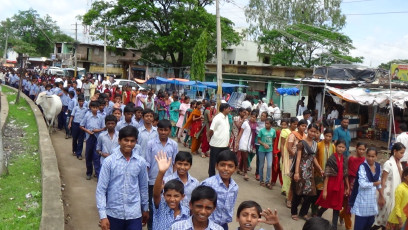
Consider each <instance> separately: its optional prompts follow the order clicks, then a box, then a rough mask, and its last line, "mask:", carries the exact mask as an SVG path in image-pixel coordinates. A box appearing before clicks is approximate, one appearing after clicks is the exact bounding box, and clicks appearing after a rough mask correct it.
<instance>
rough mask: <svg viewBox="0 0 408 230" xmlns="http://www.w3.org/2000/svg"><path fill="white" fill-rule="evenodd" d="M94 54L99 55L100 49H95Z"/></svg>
mask: <svg viewBox="0 0 408 230" xmlns="http://www.w3.org/2000/svg"><path fill="white" fill-rule="evenodd" d="M94 54H95V55H99V48H98V47H95V48H94Z"/></svg>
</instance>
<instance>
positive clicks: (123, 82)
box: [112, 79, 142, 90]
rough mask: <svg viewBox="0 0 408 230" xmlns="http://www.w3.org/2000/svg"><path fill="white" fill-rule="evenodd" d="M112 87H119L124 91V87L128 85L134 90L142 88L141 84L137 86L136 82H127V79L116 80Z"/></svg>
mask: <svg viewBox="0 0 408 230" xmlns="http://www.w3.org/2000/svg"><path fill="white" fill-rule="evenodd" d="M112 85H118V86H119V88H120V89H122V87H123V86H124V85H128V86H131V87H132V89H133V90H135V89H136V88H141V87H142V86H140V85H139V84H137V83H136V82H135V81H132V80H126V79H115V80H114V82H113V84H112Z"/></svg>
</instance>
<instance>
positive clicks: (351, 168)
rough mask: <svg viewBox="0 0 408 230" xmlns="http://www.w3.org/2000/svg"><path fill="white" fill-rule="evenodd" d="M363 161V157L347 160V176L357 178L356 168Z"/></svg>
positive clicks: (351, 157) (352, 157)
mask: <svg viewBox="0 0 408 230" xmlns="http://www.w3.org/2000/svg"><path fill="white" fill-rule="evenodd" d="M364 161H365V157H355V156H350V158H349V159H348V175H349V176H352V177H356V176H357V171H358V167H360V165H361V164H362V163H363V162H364Z"/></svg>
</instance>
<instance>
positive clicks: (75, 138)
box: [71, 122, 85, 157]
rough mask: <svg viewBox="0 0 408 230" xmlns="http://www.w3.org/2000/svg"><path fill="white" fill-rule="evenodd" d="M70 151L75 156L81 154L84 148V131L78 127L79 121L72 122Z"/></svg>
mask: <svg viewBox="0 0 408 230" xmlns="http://www.w3.org/2000/svg"><path fill="white" fill-rule="evenodd" d="M71 130H72V152H73V153H75V154H76V155H77V157H79V156H81V155H82V149H83V148H84V138H85V132H84V131H83V130H82V129H81V128H80V127H79V123H76V122H72V124H71Z"/></svg>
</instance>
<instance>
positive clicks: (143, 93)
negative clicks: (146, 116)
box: [135, 88, 147, 108]
mask: <svg viewBox="0 0 408 230" xmlns="http://www.w3.org/2000/svg"><path fill="white" fill-rule="evenodd" d="M146 97H147V89H145V88H139V94H138V95H137V96H136V101H135V105H136V106H140V107H142V108H144V107H145V105H146Z"/></svg>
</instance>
